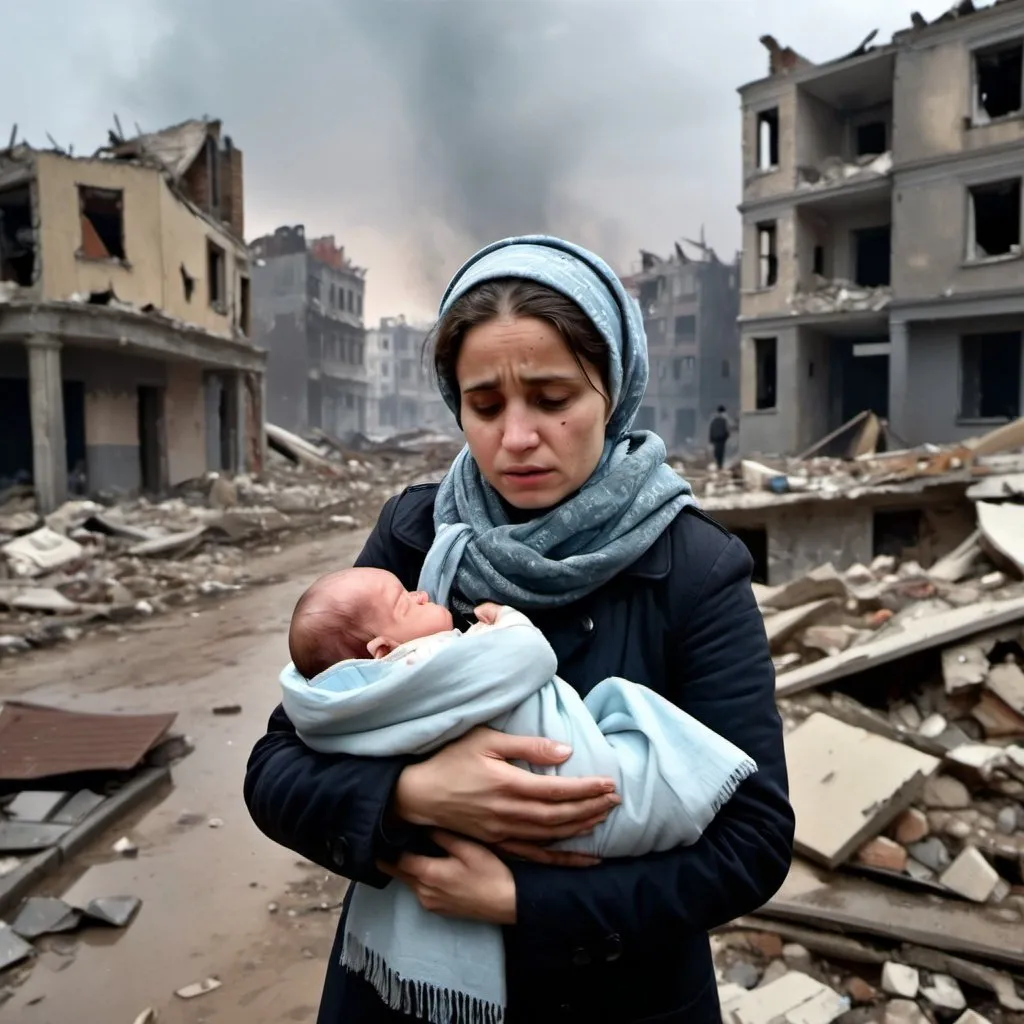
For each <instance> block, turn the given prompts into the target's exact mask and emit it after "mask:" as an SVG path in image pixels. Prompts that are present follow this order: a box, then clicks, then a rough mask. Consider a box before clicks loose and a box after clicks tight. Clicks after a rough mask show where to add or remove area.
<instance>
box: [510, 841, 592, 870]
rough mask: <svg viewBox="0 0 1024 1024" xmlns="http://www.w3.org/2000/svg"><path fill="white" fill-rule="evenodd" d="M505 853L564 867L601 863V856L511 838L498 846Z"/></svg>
mask: <svg viewBox="0 0 1024 1024" xmlns="http://www.w3.org/2000/svg"><path fill="white" fill-rule="evenodd" d="M498 848H499V849H500V850H501V851H502V852H503V853H507V854H509V855H510V856H512V857H519V858H520V859H521V860H529V861H533V862H534V863H535V864H552V865H555V866H557V867H563V868H591V867H593V866H594V865H595V864H600V863H601V858H600V857H590V856H588V855H587V854H585V853H572V852H570V851H569V850H548V849H546V848H545V847H543V846H537V845H536V844H534V843H520V842H514V841H512V840H510V841H509V842H507V843H502V844H501V845H500V846H499V847H498Z"/></svg>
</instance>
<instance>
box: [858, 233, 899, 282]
mask: <svg viewBox="0 0 1024 1024" xmlns="http://www.w3.org/2000/svg"><path fill="white" fill-rule="evenodd" d="M853 262H854V281H855V282H856V283H857V284H859V285H861V287H863V288H879V287H881V286H884V285H889V284H891V283H892V276H891V275H892V227H891V225H889V224H884V225H881V226H880V227H874V228H860V229H859V230H857V231H854V232H853Z"/></svg>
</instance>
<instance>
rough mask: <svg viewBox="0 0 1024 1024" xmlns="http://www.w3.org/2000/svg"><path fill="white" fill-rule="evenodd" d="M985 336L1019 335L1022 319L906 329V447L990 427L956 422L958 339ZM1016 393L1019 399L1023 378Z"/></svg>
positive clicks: (970, 434) (949, 439) (958, 437)
mask: <svg viewBox="0 0 1024 1024" xmlns="http://www.w3.org/2000/svg"><path fill="white" fill-rule="evenodd" d="M986 331H993V332H995V331H1024V317H1016V318H1006V319H1000V320H995V319H988V320H971V321H945V322H940V323H933V324H912V325H910V327H909V338H908V380H909V381H910V386H909V387H908V388H907V393H906V396H905V415H906V427H905V430H906V432H907V435H908V436H906V437H905V438H904V440H905V441H906V442H907V443H908V444H923V443H925V442H931V443H933V444H948V443H953V442H957V441H963V440H966V439H967V438H969V437H978V436H980V435H981V434H984V433H985V432H986V431H987V430H989V429H991V427H992V426H993V424H981V423H979V422H978V421H973V422H972V421H969V420H968V421H964V420H961V419H960V417H959V410H960V337H961V336H962V335H963V334H968V333H969V334H978V333H983V332H986ZM1022 377H1024V369H1022ZM1021 391H1022V394H1024V379H1022V380H1021ZM1021 412H1022V413H1024V409H1022V410H1021Z"/></svg>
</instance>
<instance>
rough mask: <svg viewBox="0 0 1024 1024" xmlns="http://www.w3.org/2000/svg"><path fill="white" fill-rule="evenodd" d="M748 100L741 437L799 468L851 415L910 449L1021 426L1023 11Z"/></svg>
mask: <svg viewBox="0 0 1024 1024" xmlns="http://www.w3.org/2000/svg"><path fill="white" fill-rule="evenodd" d="M913 22H914V25H913V27H912V28H910V29H908V30H907V31H905V32H900V33H898V34H897V35H896V36H895V37H894V38H893V40H892V42H891V43H890V44H888V45H885V46H879V47H877V48H871V47H870V46H868V45H865V46H862V47H861V48H860V49H858V51H857V52H856V53H854V54H852V55H851V56H849V57H845V58H843V59H841V60H837V61H833V62H831V63H828V64H821V65H816V64H812V63H811V62H809V61H807V60H805V59H804V58H802V57H801V56H800V55H799V54H796V53H794V52H793V51H792V50H790V49H788V48H782V47H779V46H778V44H777V43H776V42H775V41H774V40H773V39H772V38H771V37H765V38H764V40H763V42H764V43H765V45H766V46H767V47H768V49H769V51H770V54H771V59H770V65H769V70H770V74H769V76H768V77H767V78H764V79H762V80H760V81H757V82H754V83H752V84H750V85H746V86H744V87H743V88H742V89H741V90H740V94H741V96H742V100H743V182H744V188H743V203H742V205H741V207H740V209H741V212H742V216H743V258H742V296H741V321H740V323H741V334H742V342H741V345H742V379H741V385H742V388H741V390H742V430H741V438H742V445H743V449H744V450H745V451H748V452H754V451H761V452H790V453H794V452H798V451H800V450H802V449H803V448H805V447H808V446H810V445H811V444H813V443H814V442H815V441H816V440H818V439H819V438H821V437H822V436H824V435H826V434H828V433H829V432H830V431H831V430H833V429H835V428H836V427H838V426H840V425H841V424H842V423H844V422H845V421H847V420H848V419H850V418H852V417H853V416H855V415H857V414H858V413H860V412H862V411H864V410H872V411H874V412H875V413H877V414H878V415H879V416H881V417H883V418H885V419H887V420H888V423H889V428H890V433H891V434H892V435H893V438H894V440H896V441H898V442H900V443H904V444H917V443H922V442H926V441H932V442H951V441H956V440H960V439H964V438H967V437H969V436H972V435H976V434H978V433H980V432H984V431H985V430H986V429H988V427H990V426H991V425H992V424H998V423H1000V422H1005V421H1006V420H1007V419H1009V418H1014V417H1017V416H1019V415H1020V414H1021V394H1022V389H1024V387H1022V372H1024V368H1022V359H1021V339H1022V330H1024V250H1022V240H1024V239H1022V232H1024V224H1022V210H1021V182H1022V177H1024V85H1022V63H1024V61H1022V56H1024V3H1022V2H1021V0H1002V2H997V3H995V4H993V5H992V6H990V7H986V8H984V9H977V10H976V9H975V8H974V7H973V6H972V5H971V4H961V5H958V6H957V7H956V8H954V10H953V11H951V12H950V13H949V14H947V15H944V16H943V17H941V18H939V19H938V20H937V21H935V22H933V23H932V24H927V23H926V22H925V21H924V19H923V18H921V16H920V15H915V16H914V19H913Z"/></svg>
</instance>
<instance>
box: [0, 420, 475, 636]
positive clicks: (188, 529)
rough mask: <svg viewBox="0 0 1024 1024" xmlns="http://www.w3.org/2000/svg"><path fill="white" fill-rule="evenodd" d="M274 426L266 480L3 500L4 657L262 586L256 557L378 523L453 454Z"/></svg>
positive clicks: (421, 441) (446, 442)
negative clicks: (303, 434)
mask: <svg viewBox="0 0 1024 1024" xmlns="http://www.w3.org/2000/svg"><path fill="white" fill-rule="evenodd" d="M267 429H268V437H269V440H270V443H271V447H272V455H271V458H270V464H269V467H268V472H267V473H266V474H265V475H264V477H263V478H262V479H254V478H252V477H249V476H238V477H236V478H235V479H228V478H226V477H221V476H218V475H217V474H210V475H209V476H208V477H205V478H203V479H200V480H195V481H192V482H190V483H188V484H185V485H182V486H181V487H179V488H177V489H176V494H175V495H173V496H171V497H168V498H167V499H165V500H162V501H149V500H147V499H145V498H138V499H135V500H132V501H122V502H113V501H110V502H103V501H89V500H77V501H70V502H68V503H66V504H65V505H64V506H62V507H61V508H59V509H57V510H56V511H55V512H53V513H52V514H51V515H48V516H46V517H45V518H43V517H41V516H39V515H38V513H37V512H36V508H35V498H34V496H33V493H32V490H31V488H28V487H22V486H16V487H12V488H10V489H8V490H7V491H6V492H5V493H4V494H2V495H0V655H2V654H12V653H18V652H21V651H27V650H30V649H32V648H37V647H44V646H47V645H50V644H53V643H59V642H62V641H69V640H75V639H77V638H78V637H80V636H81V635H82V633H83V631H85V630H87V629H96V628H101V629H106V630H118V629H120V628H121V624H122V623H124V622H125V621H127V620H130V619H134V618H139V617H144V616H150V615H154V614H158V613H160V612H163V611H166V610H167V609H168V608H172V607H180V606H181V605H187V604H192V603H194V602H198V601H200V600H202V599H203V598H204V597H218V598H219V597H222V596H223V595H225V594H230V593H234V592H237V591H238V590H240V589H241V588H243V587H245V586H248V585H250V584H252V583H254V582H256V581H255V580H253V578H252V577H251V575H250V573H249V571H248V562H249V559H250V556H251V555H252V554H253V553H259V552H265V551H267V550H272V549H274V548H275V547H277V546H280V545H282V544H285V543H288V542H289V541H291V540H294V539H295V538H297V537H301V536H308V535H310V534H313V533H321V532H323V531H326V530H336V529H341V530H345V529H353V528H355V527H359V526H368V525H370V524H372V522H373V520H374V519H375V518H376V516H377V513H378V512H379V510H380V507H381V505H382V504H383V502H384V501H385V500H386V499H387V498H388V497H390V496H391V495H392V494H394V493H397V492H398V491H400V490H401V489H402V488H403V487H405V486H407V485H408V484H410V483H414V482H416V481H418V480H423V479H438V478H439V477H440V476H441V474H442V473H443V471H444V469H445V468H446V467H447V465H448V464H449V463H450V461H451V458H452V457H453V455H454V453H455V451H456V450H457V447H456V445H455V442H453V441H451V440H450V439H447V438H438V437H436V436H433V435H427V434H415V435H410V436H407V437H404V438H395V439H392V440H391V441H389V442H379V443H374V442H371V441H369V440H367V439H363V442H362V443H361V444H360V445H359V448H360V450H358V451H352V450H346V449H345V448H343V447H342V446H341V445H340V444H339V443H338V442H336V441H334V440H332V439H330V438H327V437H325V436H324V437H322V438H321V439H320V441H319V443H312V442H309V441H305V440H303V439H302V438H297V437H295V435H292V434H288V433H287V432H286V431H282V430H279V429H278V428H274V427H272V426H268V428H267Z"/></svg>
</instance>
